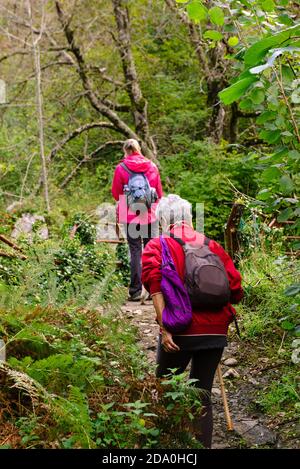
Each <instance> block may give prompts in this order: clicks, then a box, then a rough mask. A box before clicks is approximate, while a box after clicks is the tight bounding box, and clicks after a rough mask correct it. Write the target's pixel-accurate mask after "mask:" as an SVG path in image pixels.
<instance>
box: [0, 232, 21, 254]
mask: <svg viewBox="0 0 300 469" xmlns="http://www.w3.org/2000/svg"><path fill="white" fill-rule="evenodd" d="M0 241H2V242H3V243H5V244H7V245H8V246H10V247H11V248H13V249H15V250H16V251H19V252H22V249H21V248H20V247H19V246H17V245H16V244H15V243H14V242H13V241H11V240H10V239H8V238H6V236H4V235H2V234H0Z"/></svg>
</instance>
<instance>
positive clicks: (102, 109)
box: [55, 0, 138, 140]
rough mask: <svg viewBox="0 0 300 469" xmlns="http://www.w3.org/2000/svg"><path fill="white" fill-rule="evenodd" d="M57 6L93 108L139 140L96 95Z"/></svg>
mask: <svg viewBox="0 0 300 469" xmlns="http://www.w3.org/2000/svg"><path fill="white" fill-rule="evenodd" d="M55 4H56V10H57V14H58V18H59V20H60V22H61V25H62V27H63V31H64V33H65V36H66V39H67V41H68V44H69V46H70V48H71V50H72V53H73V54H74V56H75V59H76V61H77V65H78V73H79V76H80V78H81V81H82V84H83V87H84V89H85V90H86V91H87V97H88V99H89V101H90V103H91V105H92V106H93V108H94V109H95V110H96V111H97V112H99V113H100V114H102V115H103V116H105V117H107V119H109V120H110V122H112V124H113V125H114V127H115V128H116V129H117V130H118V131H119V132H121V133H122V134H123V135H126V137H127V138H135V139H137V140H138V136H137V134H136V133H135V132H134V131H133V130H132V129H131V128H130V127H128V125H127V124H126V123H125V122H124V121H123V120H122V119H120V118H119V116H118V115H117V113H116V112H114V111H113V110H112V109H110V108H109V107H107V106H106V105H105V104H104V103H103V102H102V101H101V99H100V98H99V96H97V95H96V93H95V92H94V90H93V86H92V83H91V81H90V79H89V77H88V74H87V68H86V65H85V61H84V58H83V55H82V53H81V50H80V47H79V46H78V45H77V44H76V41H75V38H74V32H73V30H72V29H71V28H70V25H69V24H68V22H67V20H66V18H65V15H64V13H63V10H62V7H61V4H60V2H59V1H58V0H56V1H55Z"/></svg>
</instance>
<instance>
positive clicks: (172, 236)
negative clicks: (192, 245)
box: [168, 233, 185, 246]
mask: <svg viewBox="0 0 300 469" xmlns="http://www.w3.org/2000/svg"><path fill="white" fill-rule="evenodd" d="M168 235H169V236H170V238H173V239H175V241H177V243H178V244H180V246H185V242H184V241H183V240H182V239H181V238H177V237H176V236H175V235H174V233H169V234H168Z"/></svg>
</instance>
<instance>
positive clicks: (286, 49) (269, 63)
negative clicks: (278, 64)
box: [250, 46, 300, 74]
mask: <svg viewBox="0 0 300 469" xmlns="http://www.w3.org/2000/svg"><path fill="white" fill-rule="evenodd" d="M299 50H300V49H299V47H290V46H288V47H279V48H278V49H275V51H274V52H273V54H272V55H271V57H269V58H268V60H267V62H266V63H264V64H263V65H258V66H257V67H252V68H250V73H254V74H256V73H261V72H263V71H264V70H266V69H267V68H270V67H273V65H274V62H275V60H276V59H277V57H280V56H281V55H282V54H285V53H287V52H288V53H291V52H295V51H297V52H298V51H299Z"/></svg>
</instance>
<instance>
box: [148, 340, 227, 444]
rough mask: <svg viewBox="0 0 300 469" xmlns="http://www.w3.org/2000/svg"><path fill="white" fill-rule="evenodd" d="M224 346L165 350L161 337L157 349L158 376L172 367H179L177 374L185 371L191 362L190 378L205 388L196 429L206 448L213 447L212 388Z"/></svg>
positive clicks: (163, 374) (167, 372)
mask: <svg viewBox="0 0 300 469" xmlns="http://www.w3.org/2000/svg"><path fill="white" fill-rule="evenodd" d="M223 350H224V349H223V348H213V349H203V350H196V351H185V350H179V352H175V353H170V352H165V351H164V349H163V348H162V346H161V338H160V339H159V343H158V349H157V365H158V366H157V370H156V376H157V377H158V378H161V377H162V376H165V375H168V374H170V368H177V369H178V370H177V371H176V374H180V373H183V372H184V370H185V369H186V367H187V366H188V364H189V362H190V361H191V360H192V363H191V372H190V378H191V379H197V380H198V381H197V382H195V383H194V386H197V387H198V388H200V389H203V390H205V392H204V393H203V396H201V399H202V409H201V412H200V415H198V416H195V418H194V423H195V430H196V433H197V437H198V439H199V441H200V442H201V443H202V444H203V446H204V447H205V448H210V447H211V440H212V431H213V415H212V403H211V398H210V396H211V388H212V385H213V381H214V376H215V372H216V369H217V366H218V364H219V362H220V360H221V357H222V353H223Z"/></svg>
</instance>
